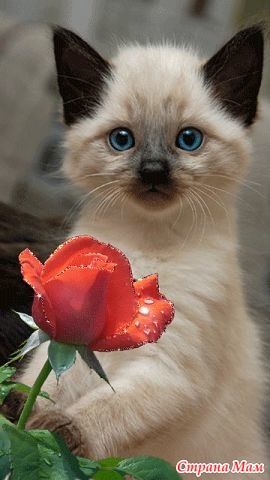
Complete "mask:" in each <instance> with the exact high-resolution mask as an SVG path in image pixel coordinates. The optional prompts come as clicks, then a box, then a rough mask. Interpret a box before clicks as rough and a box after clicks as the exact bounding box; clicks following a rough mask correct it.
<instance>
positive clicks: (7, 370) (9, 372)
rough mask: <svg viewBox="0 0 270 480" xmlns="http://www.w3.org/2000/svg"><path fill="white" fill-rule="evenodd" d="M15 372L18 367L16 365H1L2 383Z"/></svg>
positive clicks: (0, 378) (0, 377)
mask: <svg viewBox="0 0 270 480" xmlns="http://www.w3.org/2000/svg"><path fill="white" fill-rule="evenodd" d="M15 372H16V368H14V367H8V366H6V365H3V366H2V367H0V383H3V382H5V381H6V380H7V379H8V378H10V377H12V375H14V373H15Z"/></svg>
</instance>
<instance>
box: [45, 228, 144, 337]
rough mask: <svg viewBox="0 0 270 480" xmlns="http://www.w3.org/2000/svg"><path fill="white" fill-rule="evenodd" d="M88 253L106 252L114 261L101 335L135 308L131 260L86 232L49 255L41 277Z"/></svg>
mask: <svg viewBox="0 0 270 480" xmlns="http://www.w3.org/2000/svg"><path fill="white" fill-rule="evenodd" d="M89 253H95V254H102V255H105V256H107V257H108V260H109V261H110V262H113V263H116V264H117V266H116V268H115V271H114V274H113V275H112V278H111V281H110V288H109V290H108V299H107V305H108V310H107V313H108V320H107V322H106V325H105V326H104V332H103V335H104V336H105V335H110V334H112V333H113V332H115V330H116V329H121V328H123V327H124V326H125V325H126V324H127V323H130V322H131V320H132V318H133V317H134V315H135V313H136V311H137V308H138V304H137V299H136V295H135V291H134V286H133V277H132V272H131V268H130V263H129V261H128V259H127V257H126V256H125V255H124V254H123V253H122V252H121V251H120V250H118V249H116V248H115V247H113V246H111V245H109V244H106V243H103V242H99V241H98V240H96V239H95V238H92V237H89V236H78V237H73V238H71V239H70V240H68V241H67V242H65V243H64V244H63V245H60V246H59V247H58V248H57V249H56V250H55V252H54V253H53V254H52V255H51V256H50V257H49V258H48V260H47V261H46V262H45V265H44V270H43V273H42V277H43V280H44V281H48V280H49V279H52V278H54V277H55V276H56V275H57V273H59V272H61V271H63V270H64V269H65V268H66V267H68V266H70V265H72V264H73V262H74V261H76V260H75V259H76V258H79V256H80V255H87V254H89Z"/></svg>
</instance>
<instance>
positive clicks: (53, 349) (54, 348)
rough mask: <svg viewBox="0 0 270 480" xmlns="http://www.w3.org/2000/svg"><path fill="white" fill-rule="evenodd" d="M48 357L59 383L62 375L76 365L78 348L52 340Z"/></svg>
mask: <svg viewBox="0 0 270 480" xmlns="http://www.w3.org/2000/svg"><path fill="white" fill-rule="evenodd" d="M48 356H49V361H50V364H51V366H52V369H53V370H54V372H55V375H56V378H57V381H58V379H59V377H60V375H62V373H64V372H66V371H67V370H68V369H69V368H71V367H72V365H73V364H74V363H75V360H76V347H75V346H74V345H67V344H65V343H60V342H56V341H55V340H51V342H50V345H49V349H48Z"/></svg>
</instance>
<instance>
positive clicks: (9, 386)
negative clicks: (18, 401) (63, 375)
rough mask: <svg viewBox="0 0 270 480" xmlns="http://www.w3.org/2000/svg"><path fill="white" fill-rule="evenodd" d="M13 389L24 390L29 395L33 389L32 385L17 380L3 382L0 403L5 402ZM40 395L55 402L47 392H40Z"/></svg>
mask: <svg viewBox="0 0 270 480" xmlns="http://www.w3.org/2000/svg"><path fill="white" fill-rule="evenodd" d="M12 390H16V391H17V392H22V393H26V394H27V395H29V393H30V391H31V387H28V385H24V383H16V382H6V383H3V384H2V385H0V405H2V404H3V402H4V401H5V399H6V397H7V395H8V394H9V392H11V391H12ZM38 395H39V396H40V397H42V398H46V400H50V402H52V403H55V402H54V401H53V400H52V399H51V398H50V396H49V394H48V393H47V392H43V391H41V392H39V394H38Z"/></svg>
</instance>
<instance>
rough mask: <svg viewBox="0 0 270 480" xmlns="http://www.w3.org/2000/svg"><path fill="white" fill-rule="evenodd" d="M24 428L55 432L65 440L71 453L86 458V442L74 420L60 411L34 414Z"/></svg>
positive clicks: (45, 411)
mask: <svg viewBox="0 0 270 480" xmlns="http://www.w3.org/2000/svg"><path fill="white" fill-rule="evenodd" d="M26 428H27V429H32V430H49V431H50V432H55V433H57V434H58V435H60V437H62V438H63V439H64V440H65V442H66V444H67V446H68V448H69V450H70V451H71V452H72V453H74V454H75V455H79V456H81V457H84V456H86V455H85V454H86V442H85V440H84V438H83V435H82V432H81V431H80V429H79V427H78V425H77V424H76V420H75V419H74V418H72V417H70V416H68V415H66V414H65V413H64V412H63V411H62V410H58V409H54V410H44V411H43V412H38V413H35V414H33V415H32V416H31V417H30V419H29V420H28V422H27V425H26Z"/></svg>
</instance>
